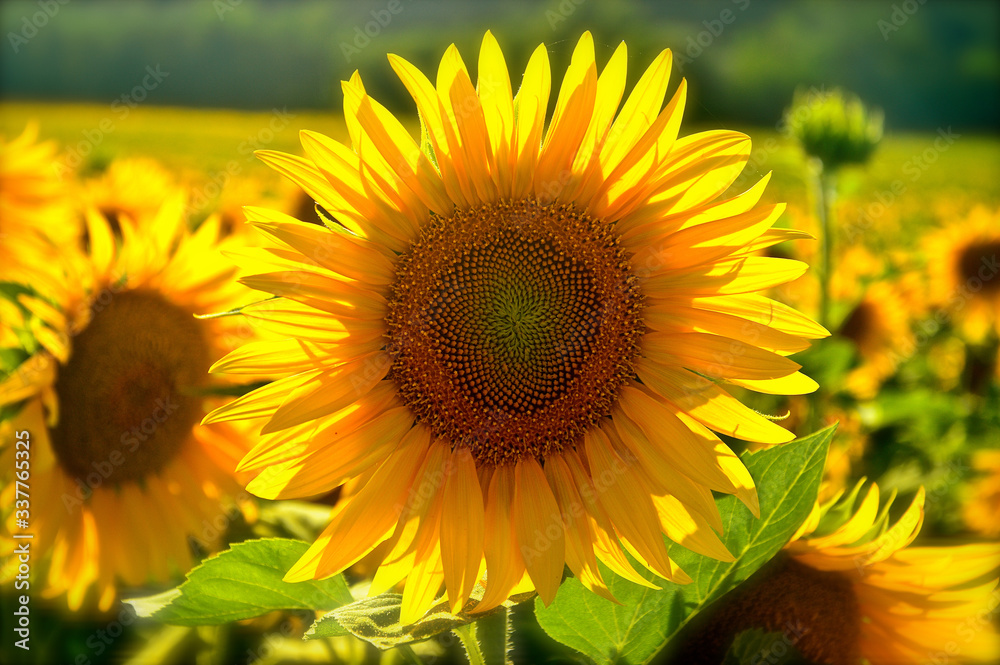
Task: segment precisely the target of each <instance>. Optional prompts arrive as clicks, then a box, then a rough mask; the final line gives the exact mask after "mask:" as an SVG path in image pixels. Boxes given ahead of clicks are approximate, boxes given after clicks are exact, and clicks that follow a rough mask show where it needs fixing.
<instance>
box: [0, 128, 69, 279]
mask: <svg viewBox="0 0 1000 665" xmlns="http://www.w3.org/2000/svg"><path fill="white" fill-rule="evenodd" d="M57 152H58V147H57V146H56V144H55V143H54V142H52V141H45V142H42V143H39V142H38V126H37V125H35V124H30V125H28V126H27V127H26V128H25V130H24V131H23V132H22V133H21V135H20V136H18V137H17V138H16V139H14V140H13V141H6V140H5V139H4V138H3V137H0V241H2V242H0V282H4V281H11V280H13V279H15V278H16V276H17V274H18V271H20V270H22V269H24V267H25V266H29V265H31V266H38V265H49V262H50V260H51V258H52V257H53V256H55V254H56V253H57V250H56V248H57V247H59V246H63V245H65V244H67V243H73V242H75V241H76V238H77V236H78V234H79V233H80V228H81V227H80V225H79V224H77V223H75V222H74V220H73V215H72V211H71V208H70V206H69V204H68V202H67V200H66V198H65V197H64V196H63V189H64V185H63V183H62V180H61V178H60V177H59V170H58V163H57V161H56V155H57ZM42 257H45V258H44V259H43V258H42Z"/></svg>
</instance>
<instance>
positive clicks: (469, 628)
mask: <svg viewBox="0 0 1000 665" xmlns="http://www.w3.org/2000/svg"><path fill="white" fill-rule="evenodd" d="M454 633H455V634H456V635H458V639H460V640H462V646H464V647H465V654H466V655H467V656H468V658H469V665H486V660H485V659H484V658H483V652H482V649H480V648H479V640H478V639H477V638H476V623H475V622H472V623H467V624H465V625H464V626H459V627H458V628H455V629H454Z"/></svg>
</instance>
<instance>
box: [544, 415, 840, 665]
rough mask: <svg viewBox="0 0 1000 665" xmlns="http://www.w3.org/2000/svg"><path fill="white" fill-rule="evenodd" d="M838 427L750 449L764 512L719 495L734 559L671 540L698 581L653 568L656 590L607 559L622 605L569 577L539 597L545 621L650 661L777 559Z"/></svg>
mask: <svg viewBox="0 0 1000 665" xmlns="http://www.w3.org/2000/svg"><path fill="white" fill-rule="evenodd" d="M835 429H836V426H832V427H829V428H827V429H825V430H822V431H820V432H817V433H815V434H813V435H811V436H807V437H805V438H802V439H799V440H797V441H793V442H791V443H787V444H784V445H781V446H774V447H773V448H770V449H767V450H762V451H760V452H757V453H748V454H744V455H743V457H742V459H743V462H744V463H745V464H746V467H747V469H748V470H749V471H750V475H751V476H753V479H754V481H755V483H756V485H757V494H758V497H759V499H760V519H757V518H755V517H754V516H753V515H752V514H751V513H750V511H749V510H748V509H747V508H746V507H745V506H744V505H743V504H742V503H740V502H739V501H738V500H737V499H736V497H734V496H723V497H721V498H719V499H717V501H716V503H717V505H718V507H719V512H720V514H721V515H722V522H723V526H724V529H725V531H724V534H723V536H722V541H723V542H724V543H725V544H726V547H727V548H728V549H729V551H730V552H731V553H732V554H733V556H734V557H735V558H736V560H735V561H734V562H732V563H723V562H721V561H716V560H714V559H709V558H707V557H704V556H700V555H698V554H695V553H693V552H691V551H689V550H686V549H684V548H683V547H681V546H679V545H677V544H676V543H673V542H670V541H667V550H668V552H669V553H670V557H671V558H672V559H673V560H674V561H676V562H677V563H678V564H679V565H680V566H681V568H683V569H684V571H685V572H687V574H688V575H690V576H691V578H692V579H693V582H692V583H691V584H686V585H678V584H673V583H671V582H666V581H664V580H661V579H659V578H654V576H653V575H652V573H649V574H648V575H647V576H648V579H650V580H653V581H654V583H656V584H657V585H659V586H661V587H662V590H656V589H649V588H646V587H642V586H639V585H637V584H634V583H632V582H629V581H627V580H625V579H622V578H620V577H618V576H617V575H615V574H614V573H612V572H611V571H610V570H608V569H607V568H605V567H604V566H603V565H601V574H602V575H603V576H604V579H605V581H606V582H607V583H608V587H609V589H610V590H611V593H612V594H614V596H615V598H617V599H618V600H619V601H620V603H621V604H620V605H616V604H614V603H612V602H610V601H608V600H605V599H604V598H601V597H600V596H598V595H596V594H594V593H592V592H590V591H588V590H587V589H585V588H584V586H583V585H582V584H580V582H579V581H578V580H576V579H569V580H566V581H565V582H564V583H563V585H562V586H561V587H560V588H559V593H558V594H557V595H556V598H555V600H554V601H553V602H552V604H551V605H549V606H548V607H545V606H544V605H543V604H542V602H541V601H540V600H536V601H535V616H536V617H537V619H538V623H539V624H540V625H541V627H542V628H543V629H544V630H545V632H546V633H548V634H549V635H550V636H551V637H552V638H553V639H555V640H556V641H558V642H562V643H563V644H565V645H567V646H569V647H572V648H573V649H576V650H577V651H579V652H581V653H583V654H584V655H586V656H588V657H590V658H592V659H593V660H595V661H596V662H598V663H609V664H610V663H624V664H629V665H634V664H637V663H648V662H649V661H650V660H651V659H652V658H653V656H655V655H656V654H657V653H658V652H659V651H660V650H661V649H663V647H665V646H666V645H667V644H668V643H669V642H670V640H671V638H672V637H673V636H674V635H676V634H677V632H678V631H679V630H680V629H681V628H682V627H683V626H684V625H685V624H686V623H687V622H688V621H690V620H691V618H692V617H693V616H694V615H695V614H697V613H698V612H699V611H700V610H701V609H702V608H703V607H705V606H706V605H707V604H708V603H711V602H712V601H714V600H716V599H717V598H719V597H720V596H721V595H723V594H724V593H726V592H727V591H729V590H730V589H732V588H733V587H735V586H736V585H737V584H739V583H740V582H742V581H743V580H745V579H746V578H747V577H749V576H750V575H751V574H752V573H753V572H754V571H756V570H757V569H758V568H760V567H761V566H762V565H763V564H764V563H765V562H767V561H768V560H770V559H771V557H773V556H774V555H775V554H776V553H777V552H778V551H779V550H780V549H781V548H782V546H784V545H785V543H786V542H788V539H789V538H790V537H791V536H792V535H793V534H794V533H795V531H796V529H798V528H799V526H800V525H801V524H802V522H803V521H805V519H806V517H807V516H808V515H809V512H810V510H812V507H813V504H814V503H815V501H816V495H817V492H818V490H819V483H820V479H821V478H822V475H823V463H824V461H825V460H826V452H827V448H828V446H829V442H830V439H831V438H832V436H833V432H834V430H835Z"/></svg>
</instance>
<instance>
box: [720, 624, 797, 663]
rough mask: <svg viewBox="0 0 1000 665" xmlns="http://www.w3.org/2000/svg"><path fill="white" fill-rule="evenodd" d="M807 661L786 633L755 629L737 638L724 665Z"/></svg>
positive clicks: (744, 632) (746, 631)
mask: <svg viewBox="0 0 1000 665" xmlns="http://www.w3.org/2000/svg"><path fill="white" fill-rule="evenodd" d="M805 662H806V661H805V660H804V659H803V658H802V656H801V655H800V654H799V652H798V650H797V649H796V648H795V644H794V642H793V641H792V640H790V639H789V638H788V637H787V636H786V635H785V634H784V633H765V632H764V631H763V630H760V629H758V628H753V629H751V630H744V631H743V632H742V633H740V634H739V635H737V636H736V639H735V640H733V644H732V646H731V647H729V653H727V654H726V659H725V660H724V661H722V665H762V664H763V663H769V664H770V665H779V664H780V665H792V664H793V663H805Z"/></svg>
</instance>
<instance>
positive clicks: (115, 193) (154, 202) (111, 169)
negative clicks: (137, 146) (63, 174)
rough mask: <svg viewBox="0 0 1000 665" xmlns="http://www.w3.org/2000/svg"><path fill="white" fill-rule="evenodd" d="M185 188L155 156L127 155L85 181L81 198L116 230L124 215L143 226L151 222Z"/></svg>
mask: <svg viewBox="0 0 1000 665" xmlns="http://www.w3.org/2000/svg"><path fill="white" fill-rule="evenodd" d="M182 192H183V189H182V188H181V187H180V185H179V184H178V183H177V180H176V178H175V177H174V175H173V174H172V173H171V172H170V171H168V170H167V169H165V168H164V167H163V166H162V165H161V164H160V163H159V162H157V161H156V160H153V159H149V158H147V157H125V158H119V159H115V160H114V161H113V162H111V164H110V165H108V168H107V169H106V170H105V171H104V172H103V173H101V174H100V175H97V176H95V177H93V178H89V179H87V180H86V181H84V183H83V191H82V193H81V195H80V198H81V200H82V201H83V203H84V204H85V205H86V206H87V207H92V208H96V209H97V210H98V211H99V212H100V213H101V215H103V216H104V218H105V219H107V220H108V222H109V223H110V224H111V228H112V229H113V230H116V232H117V228H118V226H119V219H120V218H121V217H128V218H129V219H131V220H132V221H133V222H135V223H136V224H138V225H140V226H142V225H145V224H148V223H149V221H150V220H152V219H153V218H154V217H156V215H157V214H158V213H159V211H160V208H161V207H162V206H163V204H164V203H166V202H167V200H169V199H170V198H172V197H175V196H179V195H180V194H181V193H182Z"/></svg>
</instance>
